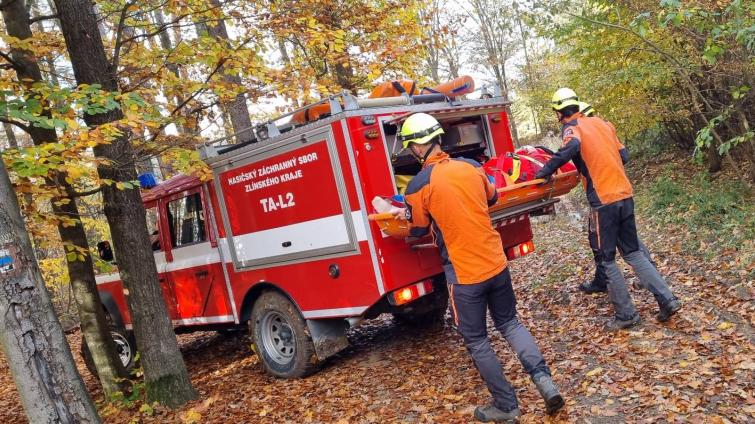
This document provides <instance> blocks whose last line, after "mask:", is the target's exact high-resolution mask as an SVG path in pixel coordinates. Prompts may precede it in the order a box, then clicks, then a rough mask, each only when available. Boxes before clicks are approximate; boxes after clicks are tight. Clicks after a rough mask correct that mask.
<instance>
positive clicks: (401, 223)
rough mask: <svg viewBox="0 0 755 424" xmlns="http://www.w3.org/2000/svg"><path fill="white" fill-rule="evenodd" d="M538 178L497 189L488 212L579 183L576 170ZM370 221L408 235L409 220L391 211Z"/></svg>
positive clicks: (397, 234)
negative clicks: (496, 199) (549, 179)
mask: <svg viewBox="0 0 755 424" xmlns="http://www.w3.org/2000/svg"><path fill="white" fill-rule="evenodd" d="M544 181H545V180H542V179H538V180H532V181H525V182H523V183H518V184H514V185H511V186H507V187H503V188H499V189H498V201H497V202H496V203H495V204H494V205H493V206H491V207H490V209H489V211H490V213H493V212H497V211H500V210H503V209H508V208H511V207H514V206H518V205H522V204H525V203H529V202H532V201H535V200H540V199H544V200H547V199H551V198H553V197H557V196H562V195H564V194H566V193H568V192H569V191H571V189H573V188H574V186H576V185H577V184H578V183H579V175H578V173H577V171H569V172H563V173H558V174H555V175H553V178H552V179H551V181H549V182H548V183H545V184H543V182H544ZM368 219H369V220H370V221H375V222H377V224H378V226H379V227H380V230H381V231H383V232H384V233H385V234H387V235H389V236H391V237H394V238H399V239H403V238H405V237H408V236H409V222H408V221H406V219H404V217H403V216H398V217H397V216H395V215H393V214H391V213H376V214H371V215H369V216H368Z"/></svg>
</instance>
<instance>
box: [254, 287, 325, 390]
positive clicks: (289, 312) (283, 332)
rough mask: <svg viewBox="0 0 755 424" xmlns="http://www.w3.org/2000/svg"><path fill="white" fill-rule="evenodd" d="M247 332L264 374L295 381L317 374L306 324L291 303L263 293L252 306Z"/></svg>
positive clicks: (315, 360)
mask: <svg viewBox="0 0 755 424" xmlns="http://www.w3.org/2000/svg"><path fill="white" fill-rule="evenodd" d="M250 327H251V328H250V331H251V336H252V339H253V340H254V346H255V351H256V353H257V355H258V356H259V357H260V360H261V362H262V365H263V366H264V367H265V371H267V372H268V373H269V374H272V375H274V376H276V377H280V378H299V377H304V376H307V375H309V374H312V373H313V372H315V371H317V369H318V367H319V361H318V359H317V355H316V354H315V346H314V344H313V343H312V337H310V335H309V330H308V329H307V323H306V322H305V321H304V318H302V316H301V314H300V313H299V311H298V310H297V308H296V306H294V305H293V304H292V303H291V301H289V300H288V299H287V298H286V297H285V296H283V295H282V294H280V293H278V292H275V291H267V292H264V293H262V295H261V296H260V297H259V299H257V301H256V302H255V303H254V308H252V319H251V321H250Z"/></svg>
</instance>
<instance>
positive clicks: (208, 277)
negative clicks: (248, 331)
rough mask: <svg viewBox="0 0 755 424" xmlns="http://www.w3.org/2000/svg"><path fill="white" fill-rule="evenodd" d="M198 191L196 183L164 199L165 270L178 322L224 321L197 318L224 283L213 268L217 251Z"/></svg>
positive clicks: (217, 261)
mask: <svg viewBox="0 0 755 424" xmlns="http://www.w3.org/2000/svg"><path fill="white" fill-rule="evenodd" d="M200 191H201V189H200V187H195V188H193V189H189V190H187V191H184V192H181V193H178V194H176V195H174V196H171V197H169V198H168V199H167V201H166V202H165V203H164V207H165V214H166V218H167V219H166V221H167V226H168V238H169V240H168V241H169V243H170V246H171V255H172V260H171V261H169V262H168V263H167V265H166V270H167V272H168V274H169V275H170V279H171V285H172V288H173V293H174V295H175V298H176V309H177V312H178V317H177V319H178V320H179V321H180V322H179V323H178V324H199V323H207V322H222V321H227V319H219V318H221V317H218V316H214V317H213V318H215V319H213V320H210V321H207V320H205V319H199V318H200V317H203V316H204V315H206V313H205V309H206V308H207V307H208V303H209V302H210V300H211V299H210V297H211V296H210V294H211V293H212V292H215V291H218V290H222V287H223V284H224V280H223V274H222V270H220V271H219V272H218V269H216V268H218V267H219V266H220V262H219V255H218V252H217V247H213V246H212V244H211V243H210V238H209V232H208V226H207V222H206V219H205V214H204V209H203V208H202V196H201V194H200ZM214 286H217V287H215V290H213V287H214ZM221 303H223V305H224V304H225V301H221ZM211 306H214V303H213V305H211ZM210 309H212V308H210ZM214 315H217V314H214ZM223 316H225V315H223ZM229 319H230V320H232V319H233V317H229Z"/></svg>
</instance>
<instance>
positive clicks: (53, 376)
mask: <svg viewBox="0 0 755 424" xmlns="http://www.w3.org/2000/svg"><path fill="white" fill-rule="evenodd" d="M19 3H20V2H19ZM0 256H10V257H11V258H12V261H13V262H12V265H11V266H12V267H13V269H8V267H7V266H4V267H3V268H4V269H2V270H0V288H2V289H1V290H0V311H1V312H0V340H2V345H3V350H4V352H5V356H6V359H7V361H8V365H9V367H10V370H11V373H12V374H13V379H14V381H15V382H16V388H17V389H18V393H19V395H20V397H21V403H22V404H23V406H24V410H25V411H26V416H27V417H28V418H29V422H32V423H53V422H55V423H71V424H74V423H99V422H100V418H99V416H97V410H96V409H95V408H94V403H92V399H91V398H90V397H89V393H87V390H86V386H84V382H83V381H82V380H81V376H80V375H79V373H78V371H77V370H76V364H75V363H74V362H73V356H72V355H71V349H70V348H69V347H68V342H67V341H66V337H65V335H64V334H63V329H62V328H61V326H60V321H58V317H57V316H56V315H55V311H54V310H53V307H52V302H51V301H50V295H49V293H48V292H47V288H46V287H45V284H44V282H43V281H42V275H41V273H40V271H39V266H38V265H37V262H36V260H35V259H34V253H33V250H32V246H31V241H30V240H29V235H28V234H27V233H26V229H25V228H24V221H23V218H22V217H21V213H20V207H19V204H18V199H16V194H15V192H14V191H13V187H12V186H11V182H10V179H9V178H8V172H7V171H6V169H5V164H4V163H3V161H2V160H0Z"/></svg>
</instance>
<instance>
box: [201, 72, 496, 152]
mask: <svg viewBox="0 0 755 424" xmlns="http://www.w3.org/2000/svg"><path fill="white" fill-rule="evenodd" d="M479 90H480V93H481V95H482V96H483V97H499V96H500V93H501V92H500V90H499V89H497V87H493V88H492V89H490V87H489V86H488V85H485V86H483V87H481V89H479ZM475 91H477V90H475ZM435 102H449V103H450V104H451V105H456V104H457V100H456V98H449V97H447V96H446V95H444V94H440V93H432V94H417V95H413V96H410V95H408V94H406V93H404V94H402V95H400V96H395V97H380V98H374V99H359V98H357V97H355V96H354V95H352V94H351V92H349V91H348V90H344V91H342V92H341V93H339V94H334V95H330V96H328V97H326V98H324V99H322V100H320V101H318V102H315V103H312V104H308V105H306V106H303V107H300V108H298V109H295V110H293V111H291V112H287V113H284V114H283V115H280V116H277V117H275V118H273V119H270V120H267V121H265V122H262V123H259V124H257V125H255V126H253V127H249V128H245V129H243V130H241V131H239V132H236V133H234V134H231V135H227V136H224V137H220V138H216V139H213V140H210V141H207V142H205V143H202V144H200V145H199V146H198V147H197V149H198V150H199V155H200V157H201V158H202V159H207V158H211V157H214V156H217V155H220V154H223V153H227V152H230V151H233V150H236V149H240V148H242V147H244V146H248V145H250V144H253V143H258V142H262V141H266V140H268V139H271V138H275V137H277V136H279V135H281V134H283V133H285V132H288V131H291V130H292V129H294V128H297V127H301V126H304V125H308V124H311V123H312V122H316V121H317V120H319V119H324V118H326V117H328V116H333V115H337V114H339V113H342V112H344V111H349V110H357V109H365V108H373V107H387V106H402V105H414V104H422V103H435ZM326 103H327V104H328V105H329V108H330V111H329V113H327V114H323V115H321V116H320V117H318V119H316V120H314V121H310V122H306V123H303V124H300V125H296V124H292V123H291V122H290V120H289V121H287V122H285V123H283V124H277V122H279V121H281V120H284V119H286V118H289V117H293V116H294V115H296V114H299V113H306V111H307V110H309V109H312V108H315V107H317V106H319V105H323V104H326ZM247 131H252V132H253V135H252V138H251V140H249V141H246V142H243V143H238V144H225V145H220V146H217V144H218V143H221V142H223V141H227V140H230V139H232V138H233V137H236V136H238V135H239V134H242V133H245V132H247Z"/></svg>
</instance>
